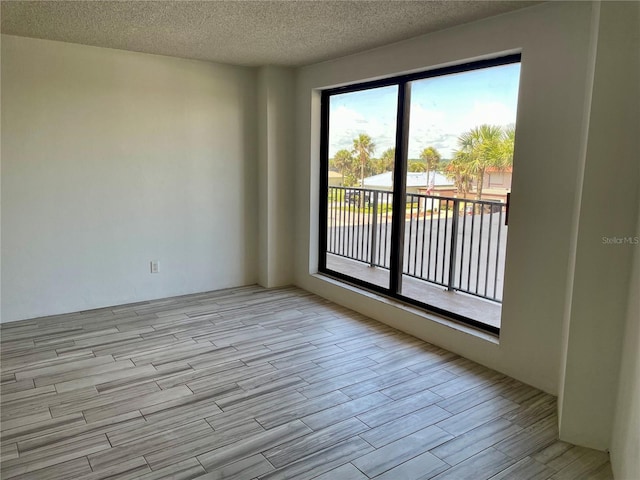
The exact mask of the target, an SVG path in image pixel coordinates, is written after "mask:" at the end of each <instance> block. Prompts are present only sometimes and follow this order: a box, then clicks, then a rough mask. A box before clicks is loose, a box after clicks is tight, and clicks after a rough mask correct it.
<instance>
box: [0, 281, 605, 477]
mask: <svg viewBox="0 0 640 480" xmlns="http://www.w3.org/2000/svg"><path fill="white" fill-rule="evenodd" d="M1 333H2V376H1V381H2V386H1V394H2V398H1V400H2V412H1V415H2V423H1V429H2V434H1V444H2V478H3V479H10V478H11V479H27V478H28V479H47V480H56V479H92V480H97V479H107V478H108V479H110V480H115V479H119V480H122V479H129V478H141V479H161V478H172V479H192V478H202V479H247V480H249V479H254V478H260V479H264V480H267V479H268V480H271V479H285V478H293V479H297V480H303V479H311V478H316V479H319V480H329V479H331V480H350V479H351V480H356V479H363V480H364V479H368V478H376V479H380V480H383V479H384V480H403V479H404V480H409V479H429V478H435V479H438V480H441V479H454V480H464V479H474V480H482V479H488V478H492V479H547V478H551V479H555V480H562V479H586V478H592V479H610V478H612V477H611V468H610V464H609V462H608V456H607V454H606V453H602V452H597V451H594V450H589V449H585V448H580V447H575V446H572V445H570V444H567V443H564V442H560V441H558V440H557V435H558V432H557V417H556V399H555V398H554V397H552V396H550V395H547V394H545V393H542V392H540V391H538V390H536V389H534V388H532V387H529V386H527V385H524V384H522V383H520V382H518V381H515V380H513V379H510V378H508V377H506V376H504V375H501V374H499V373H496V372H495V371H492V370H489V369H487V368H484V367H482V366H480V365H477V364H475V363H473V362H471V361H469V360H465V359H463V358H461V357H459V356H457V355H454V354H452V353H450V352H447V351H445V350H442V349H440V348H437V347H435V346H432V345H429V344H428V343H425V342H423V341H420V340H418V339H416V338H413V337H410V336H408V335H405V334H403V333H400V332H398V331H395V330H393V329H392V328H390V327H387V326H384V325H381V324H380V323H378V322H375V321H373V320H370V319H367V318H365V317H363V316H361V315H359V314H356V313H354V312H352V311H349V310H347V309H345V308H342V307H339V306H336V305H334V304H332V303H330V302H328V301H325V300H323V299H321V298H319V297H317V296H314V295H311V294H309V293H307V292H304V291H302V290H300V289H297V288H284V289H275V290H265V289H263V288H260V287H257V286H251V287H242V288H236V289H230V290H225V291H219V292H211V293H204V294H197V295H189V296H183V297H177V298H169V299H164V300H158V301H152V302H142V303H138V304H135V305H124V306H119V307H113V308H105V309H100V310H95V311H89V312H81V313H74V314H69V315H60V316H55V317H48V318H42V319H35V320H28V321H21V322H15V323H10V324H5V325H2V328H1Z"/></svg>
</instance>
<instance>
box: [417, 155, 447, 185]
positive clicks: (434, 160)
mask: <svg viewBox="0 0 640 480" xmlns="http://www.w3.org/2000/svg"><path fill="white" fill-rule="evenodd" d="M441 158H442V156H441V155H440V152H438V150H436V149H435V148H434V147H427V148H425V149H424V150H422V152H420V159H422V160H423V161H424V167H425V169H424V170H421V171H424V172H427V187H428V186H429V184H430V182H429V174H430V173H431V172H432V171H435V170H436V169H437V168H438V164H439V163H440V159H441Z"/></svg>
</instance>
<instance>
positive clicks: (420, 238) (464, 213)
mask: <svg viewBox="0 0 640 480" xmlns="http://www.w3.org/2000/svg"><path fill="white" fill-rule="evenodd" d="M392 197H393V194H392V192H388V191H380V190H371V189H363V188H351V187H329V198H328V201H329V205H328V210H327V211H328V218H327V227H328V228H327V253H330V254H333V255H338V256H341V257H345V258H349V259H352V260H356V261H358V262H362V263H366V264H368V265H369V266H371V267H379V268H384V269H389V266H390V253H391V216H392ZM505 209H506V205H505V204H504V203H502V202H497V201H492V200H472V199H462V198H447V197H439V196H432V195H421V194H414V193H408V194H407V196H406V211H405V219H406V220H405V232H404V255H403V269H402V273H403V274H404V275H407V276H409V277H413V278H417V279H420V280H424V281H426V282H429V283H432V284H436V285H440V286H443V287H445V288H447V289H448V290H457V291H460V292H464V293H467V294H471V295H475V296H478V297H482V298H485V299H488V300H491V301H494V302H498V303H501V302H502V286H503V272H504V259H505V249H506V237H507V227H506V225H505V214H506V210H505ZM365 280H366V279H365Z"/></svg>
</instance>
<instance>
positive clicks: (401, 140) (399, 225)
mask: <svg viewBox="0 0 640 480" xmlns="http://www.w3.org/2000/svg"><path fill="white" fill-rule="evenodd" d="M514 63H522V55H521V54H520V53H515V54H508V55H501V56H498V57H495V58H489V59H483V60H477V61H472V62H465V63H461V64H456V65H451V66H446V67H439V68H434V69H431V70H424V71H420V72H415V73H410V74H404V75H397V76H392V77H388V78H384V79H379V80H373V81H365V82H358V83H353V84H349V85H344V86H340V87H335V88H328V89H325V90H322V91H321V106H320V185H319V186H320V189H319V190H320V191H319V200H320V204H319V207H320V208H319V224H318V226H319V229H318V230H319V239H318V240H319V242H318V272H319V273H321V274H323V275H327V276H329V277H332V278H335V279H337V280H340V281H343V282H345V283H348V284H352V285H355V286H357V287H360V288H363V289H366V290H369V291H373V292H375V293H378V294H382V295H384V296H387V297H390V298H392V299H394V300H398V301H401V302H403V303H406V304H408V305H411V306H414V307H418V308H420V309H423V310H425V311H427V312H430V313H435V314H437V315H440V316H444V317H446V318H449V319H451V320H455V321H458V322H461V323H464V324H466V325H470V326H472V327H475V328H478V329H481V330H484V331H486V332H489V333H492V334H495V335H499V333H500V328H498V327H494V326H491V325H487V324H485V323H482V322H480V321H478V320H474V319H472V318H469V317H466V316H463V315H460V314H457V313H454V312H450V311H448V310H445V309H443V308H440V307H437V306H435V305H430V304H427V303H424V302H421V301H419V300H416V299H414V298H411V297H407V296H404V295H402V294H401V293H398V287H399V286H400V285H401V282H402V264H403V254H404V247H403V246H404V227H405V222H404V221H403V220H404V215H403V214H402V213H401V212H398V210H400V209H401V208H402V206H404V204H405V199H406V178H407V150H408V142H409V122H410V111H409V110H410V103H411V82H413V81H416V80H424V79H427V78H434V77H440V76H446V75H452V74H457V73H465V72H471V71H473V70H481V69H484V68H491V67H498V66H502V65H510V64H514ZM388 86H397V87H398V101H397V105H396V108H397V111H396V143H395V154H396V155H395V160H394V172H395V173H394V175H393V197H392V198H393V215H392V221H391V257H390V269H389V286H388V287H383V286H380V285H375V284H373V283H370V282H367V281H365V280H362V279H359V278H356V277H351V276H349V275H346V274H344V273H341V272H337V271H334V270H330V269H328V268H327V228H328V219H327V214H328V191H329V179H328V171H329V121H330V118H329V104H330V99H331V97H332V96H334V95H339V94H343V93H351V92H358V91H365V90H370V89H374V88H380V87H388ZM398 213H400V214H398Z"/></svg>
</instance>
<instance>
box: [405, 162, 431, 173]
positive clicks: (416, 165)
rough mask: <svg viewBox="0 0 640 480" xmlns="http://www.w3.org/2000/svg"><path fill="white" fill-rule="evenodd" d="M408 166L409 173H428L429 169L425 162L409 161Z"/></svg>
mask: <svg viewBox="0 0 640 480" xmlns="http://www.w3.org/2000/svg"><path fill="white" fill-rule="evenodd" d="M407 163H408V165H407V170H408V171H409V172H426V171H427V167H426V166H425V164H424V162H423V161H421V160H409V161H408V162H407Z"/></svg>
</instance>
